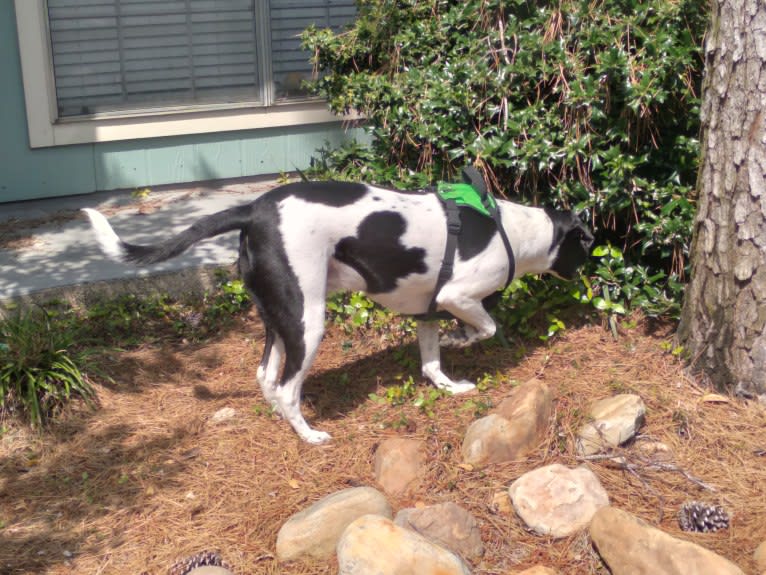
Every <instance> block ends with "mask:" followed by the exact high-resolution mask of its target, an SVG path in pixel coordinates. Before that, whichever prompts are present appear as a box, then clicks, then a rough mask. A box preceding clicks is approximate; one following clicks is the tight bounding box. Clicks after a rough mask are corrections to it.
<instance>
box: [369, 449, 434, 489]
mask: <svg viewBox="0 0 766 575" xmlns="http://www.w3.org/2000/svg"><path fill="white" fill-rule="evenodd" d="M425 465H426V446H425V443H424V442H422V441H419V440H417V439H403V438H392V439H387V440H386V441H384V442H383V443H381V444H380V447H378V450H377V452H376V453H375V463H374V467H375V480H376V481H377V482H378V483H379V484H380V486H381V487H382V488H383V491H385V492H386V493H389V494H391V495H404V494H405V493H407V492H409V491H410V490H412V489H415V488H416V487H417V485H418V482H419V481H420V478H421V477H422V476H423V473H424V469H425Z"/></svg>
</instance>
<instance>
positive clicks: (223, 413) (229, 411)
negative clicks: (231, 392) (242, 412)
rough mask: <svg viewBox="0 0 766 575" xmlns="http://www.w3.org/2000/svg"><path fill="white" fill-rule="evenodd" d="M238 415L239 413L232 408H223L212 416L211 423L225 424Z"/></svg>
mask: <svg viewBox="0 0 766 575" xmlns="http://www.w3.org/2000/svg"><path fill="white" fill-rule="evenodd" d="M235 415H237V411H236V410H235V409H234V408H231V407H223V408H221V409H219V410H218V411H216V412H215V413H214V414H213V415H211V416H210V423H214V424H217V423H224V422H226V421H229V420H230V419H234V416H235Z"/></svg>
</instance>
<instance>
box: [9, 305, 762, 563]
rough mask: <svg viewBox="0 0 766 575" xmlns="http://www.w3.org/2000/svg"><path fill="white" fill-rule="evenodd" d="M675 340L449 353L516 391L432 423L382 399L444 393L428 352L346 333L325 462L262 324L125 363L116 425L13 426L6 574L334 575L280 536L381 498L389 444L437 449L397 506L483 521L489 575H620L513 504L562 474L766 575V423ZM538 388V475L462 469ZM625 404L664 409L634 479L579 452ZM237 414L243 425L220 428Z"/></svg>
mask: <svg viewBox="0 0 766 575" xmlns="http://www.w3.org/2000/svg"><path fill="white" fill-rule="evenodd" d="M669 337H670V330H669V329H668V328H667V327H665V328H662V329H660V330H659V331H652V330H651V326H650V325H649V324H648V323H647V322H639V325H638V327H636V328H634V329H629V330H625V331H624V332H623V333H621V335H620V337H619V339H617V340H615V339H613V338H612V336H611V335H610V334H609V332H608V331H607V330H604V329H603V328H602V326H600V325H585V326H583V327H579V328H573V329H570V330H568V331H567V332H566V333H565V334H564V335H563V336H562V337H560V338H559V339H558V340H557V341H555V342H554V343H553V344H552V345H546V346H543V345H541V346H538V347H535V348H532V349H527V350H525V353H524V354H520V353H519V348H518V347H516V348H515V349H514V348H512V349H503V348H501V347H499V346H492V345H476V346H474V347H472V348H470V349H468V350H454V351H447V352H445V353H444V365H445V371H447V373H451V374H456V375H459V376H460V377H464V376H468V377H472V378H474V379H478V378H481V377H482V375H483V374H487V373H488V374H492V375H495V376H496V377H495V379H496V380H499V385H497V386H490V389H489V390H488V391H486V392H481V393H473V394H471V395H463V396H457V397H451V398H443V399H440V400H439V401H438V402H436V403H435V405H434V407H433V413H432V414H430V415H429V414H427V413H424V412H423V411H421V410H419V409H418V408H417V407H415V406H414V405H412V401H411V400H409V401H408V402H407V403H406V404H405V405H399V406H392V405H390V404H389V403H387V402H381V401H375V400H374V399H371V398H370V397H369V395H370V394H371V393H377V394H378V396H381V397H383V396H385V394H386V390H387V389H388V388H390V387H391V386H393V385H397V384H398V383H399V380H397V376H398V375H399V374H405V375H412V376H413V377H415V379H416V381H418V382H419V383H420V385H419V386H418V388H417V389H418V391H421V390H422V391H424V392H426V393H427V392H428V391H429V389H430V388H429V387H428V386H427V385H425V384H424V383H423V382H422V381H421V379H420V378H419V376H418V373H419V368H418V360H417V350H416V348H415V346H414V344H413V343H412V341H408V342H407V343H406V345H405V346H404V347H401V346H393V345H392V344H391V343H390V342H387V341H385V340H384V338H382V337H381V336H378V335H375V334H370V333H367V334H359V333H357V334H356V335H347V334H346V333H344V332H343V330H342V329H340V328H337V327H333V328H331V329H330V330H329V332H328V335H327V337H326V339H325V341H324V343H323V345H322V349H321V352H320V356H319V358H318V360H317V363H316V365H315V368H314V370H313V372H312V373H313V375H312V376H311V377H310V379H309V381H308V382H307V384H306V386H305V395H306V400H305V402H304V412H305V413H306V415H307V418H308V420H309V421H310V422H311V423H312V424H313V425H315V426H316V427H318V428H320V429H323V430H327V431H329V432H330V433H332V434H333V438H334V440H333V441H332V443H331V444H330V445H327V446H322V447H313V446H309V445H306V444H304V443H302V442H300V441H299V440H298V438H297V437H296V436H295V434H294V433H293V432H292V431H291V429H290V428H289V426H288V425H287V424H286V423H285V422H283V421H280V420H278V419H276V418H274V417H272V416H271V415H270V414H269V412H268V410H267V408H266V406H264V404H263V402H262V398H261V396H260V390H258V388H257V385H256V384H255V383H254V374H255V368H256V365H257V361H258V357H259V356H258V353H257V352H259V351H260V348H261V347H262V342H263V333H262V330H261V328H260V324H259V322H258V321H257V320H256V319H255V318H253V317H250V316H249V317H246V318H241V319H239V320H238V324H237V325H236V326H234V328H233V329H231V330H228V331H226V332H225V333H222V334H221V335H220V336H218V337H216V338H214V339H213V340H212V341H208V342H206V343H205V344H204V345H202V344H191V343H174V344H166V345H158V346H154V347H146V348H143V349H139V350H135V351H127V352H120V353H116V352H115V353H112V354H110V355H109V356H108V357H107V358H105V359H104V361H103V362H104V366H105V369H106V370H107V371H108V373H109V374H110V375H111V376H112V377H113V378H114V384H109V385H101V386H100V387H99V396H100V404H101V406H100V409H99V410H97V411H95V412H91V411H85V410H81V411H78V412H72V413H70V414H68V415H67V417H65V418H64V419H63V421H61V422H60V423H58V424H56V425H55V426H54V427H53V429H51V430H50V431H49V432H48V433H46V434H45V435H43V436H42V437H35V436H31V435H29V434H25V433H23V432H22V431H20V430H15V431H9V432H6V433H5V434H4V436H3V438H2V441H0V572H2V573H8V574H21V573H30V574H31V573H34V574H41V573H47V574H63V573H90V574H111V573H114V574H120V575H122V574H135V575H138V574H140V573H148V574H151V575H165V574H166V573H167V571H168V568H169V567H170V566H171V565H172V564H173V563H174V562H175V561H176V560H177V559H179V558H183V557H185V556H189V555H193V554H195V553H197V552H199V551H202V550H205V549H214V550H218V551H219V552H220V554H221V556H222V557H223V558H224V559H225V560H226V561H227V562H228V563H229V564H230V565H231V566H232V567H233V568H234V570H235V572H236V573H237V574H238V575H250V574H277V573H279V574H283V575H314V574H317V575H318V574H325V573H334V572H336V570H337V565H336V564H335V562H334V560H332V561H329V562H324V563H294V564H290V565H279V564H278V563H277V562H276V559H275V557H274V548H275V541H276V534H277V531H278V530H279V528H280V527H281V525H282V524H283V523H284V522H285V520H286V519H287V518H288V517H289V516H290V515H292V514H293V513H295V512H297V511H299V510H301V509H304V508H305V507H307V506H308V505H310V504H311V503H313V502H314V501H316V500H318V499H320V498H321V497H324V496H326V495H328V494H330V493H333V492H335V491H337V490H340V489H343V488H346V487H350V486H358V485H375V481H374V477H373V470H372V459H373V455H374V452H375V449H376V446H377V445H379V444H380V442H381V441H382V440H384V439H385V438H387V437H392V436H409V437H416V438H421V439H423V440H425V441H426V442H427V445H428V450H429V462H430V463H429V469H428V475H427V477H426V479H425V481H423V484H422V487H421V488H420V489H419V490H418V491H417V492H415V493H413V494H412V495H411V496H408V497H404V498H399V499H394V498H390V500H391V502H392V505H393V507H394V509H395V511H396V510H398V509H401V508H403V507H406V506H412V505H415V504H418V503H426V504H430V503H436V502H441V501H447V500H449V501H454V502H456V503H459V504H460V505H462V506H464V507H466V508H467V509H469V510H470V511H471V512H472V513H473V514H474V515H475V516H476V518H477V519H478V521H479V523H480V525H481V530H482V536H483V540H484V543H485V547H486V552H485V556H484V558H483V560H482V561H481V562H480V563H479V564H477V565H474V566H473V572H474V573H476V574H498V575H499V574H502V575H505V574H507V573H509V572H512V571H514V570H516V569H519V570H520V569H522V568H525V567H529V566H531V565H534V564H537V563H542V564H545V565H548V566H550V567H554V568H556V569H558V570H559V571H560V572H561V573H562V574H580V573H582V574H586V573H588V574H590V573H598V574H603V573H607V570H606V568H605V567H604V566H603V564H602V563H601V562H600V560H599V558H598V556H597V555H596V553H595V552H594V551H593V549H592V547H591V544H590V542H589V540H588V537H587V534H584V533H583V534H580V535H577V536H573V537H570V538H567V539H563V540H557V541H554V540H549V539H547V538H545V537H539V536H535V535H532V534H530V533H528V532H527V531H526V530H525V529H524V527H523V526H522V524H521V523H520V521H519V520H518V519H517V518H516V516H515V515H514V514H513V512H512V511H509V510H508V508H507V499H504V498H503V497H499V498H498V497H497V494H499V493H500V494H502V493H503V492H505V491H506V489H507V487H508V485H509V484H510V483H511V482H512V481H513V480H514V479H515V478H517V477H518V476H519V475H521V474H522V473H524V472H526V471H529V470H532V469H534V468H536V467H539V466H541V465H544V464H549V463H553V462H561V463H564V464H566V465H578V464H581V463H582V464H585V465H588V466H589V467H590V468H591V469H593V471H594V472H595V473H596V474H597V475H598V477H599V478H600V480H601V482H602V483H603V485H604V486H605V488H606V489H607V491H608V492H609V495H610V498H611V501H612V504H613V505H615V506H618V507H621V508H624V509H627V510H629V511H631V512H632V513H634V514H636V515H638V516H640V517H642V518H644V519H645V520H647V521H648V522H650V523H652V524H654V525H658V526H659V527H660V528H662V529H663V530H665V531H667V532H669V533H671V534H673V535H675V536H678V537H681V538H683V539H687V540H690V541H694V542H696V543H699V544H701V545H703V546H705V547H707V548H709V549H712V550H713V551H715V552H717V553H720V554H722V555H724V556H725V557H727V558H729V559H731V560H733V561H734V562H736V563H737V564H739V565H740V566H741V567H742V568H743V569H744V570H745V571H746V572H747V573H754V572H755V566H754V564H753V562H752V553H753V550H754V549H755V547H756V545H757V544H758V543H759V542H760V541H762V540H764V539H766V490H765V489H764V486H766V459H764V452H763V450H764V448H766V434H765V433H764V429H765V427H766V413H765V410H764V408H763V406H760V405H757V404H755V403H744V402H741V401H739V400H736V399H731V398H730V399H726V398H720V399H726V401H710V400H711V399H715V398H710V397H707V396H706V394H707V393H708V391H707V390H703V389H701V388H699V387H698V386H697V385H696V384H695V382H694V381H692V380H691V379H689V378H688V377H687V376H686V375H685V374H684V371H683V369H682V366H681V364H680V363H679V362H678V361H677V360H676V359H675V358H673V357H672V356H671V355H670V354H668V353H667V352H665V351H663V350H662V343H663V342H665V341H668V340H669ZM533 376H537V377H540V378H542V379H543V380H545V381H546V382H547V383H548V384H549V385H550V386H551V387H552V389H553V390H554V395H555V397H556V412H555V418H554V421H552V422H551V426H550V430H549V433H548V436H547V440H546V441H545V443H544V444H543V445H541V446H539V448H538V449H537V450H535V451H534V453H532V454H530V455H529V456H528V457H527V458H525V459H524V460H522V461H517V462H513V463H508V464H503V465H493V466H490V467H488V468H485V469H471V468H470V467H469V466H461V458H460V445H461V442H462V437H463V434H464V432H465V430H466V428H467V426H468V425H469V423H470V422H471V421H473V420H474V419H475V418H476V416H477V415H476V411H477V410H479V411H481V409H482V407H486V404H489V403H491V404H494V405H497V403H499V401H500V400H501V399H502V398H503V397H504V396H505V395H507V394H508V392H509V391H510V389H511V386H512V384H513V382H521V381H525V380H526V379H528V378H530V377H533ZM618 392H632V393H637V394H639V395H640V396H641V397H642V398H643V399H644V401H645V402H646V404H647V408H648V413H647V421H646V424H645V426H644V428H643V429H642V431H641V433H642V436H641V437H640V438H639V439H638V440H637V441H636V442H635V443H634V445H631V446H629V447H626V448H624V449H621V450H620V451H621V454H622V455H624V456H625V457H626V459H625V463H626V464H625V465H623V466H622V468H618V467H616V466H614V464H612V463H610V462H609V461H604V460H592V461H587V462H584V463H583V462H581V461H578V459H577V458H576V457H574V456H573V455H572V453H573V449H572V445H573V438H574V436H575V434H576V431H577V429H578V428H579V426H580V425H582V423H583V422H585V421H586V418H587V416H586V414H587V410H588V406H589V404H590V403H591V402H593V401H594V400H597V399H600V398H603V397H606V396H609V395H612V394H615V393H618ZM223 407H232V408H234V409H235V410H236V416H235V417H234V418H233V419H231V420H229V421H226V422H223V423H218V424H216V423H213V422H212V421H211V416H212V414H214V413H215V412H216V411H217V410H219V409H221V408H223ZM657 441H659V442H663V443H665V444H666V445H667V446H669V448H670V450H671V453H672V457H671V459H667V454H666V453H658V454H654V455H650V453H651V450H647V449H645V447H646V444H647V443H649V444H651V443H652V442H657ZM701 484H705V485H707V486H710V487H713V488H714V489H715V491H708V490H705V489H703V488H702V487H701V486H700V485H701ZM690 499H698V500H702V501H705V502H708V503H716V504H721V505H723V506H724V507H725V508H726V509H727V510H728V511H729V512H730V513H731V514H732V516H733V519H732V522H731V526H730V528H729V529H727V530H723V531H719V532H716V533H709V534H692V533H684V532H681V531H680V529H679V527H678V524H677V520H676V512H677V510H678V508H679V507H680V506H681V504H683V503H684V502H685V501H688V500H690Z"/></svg>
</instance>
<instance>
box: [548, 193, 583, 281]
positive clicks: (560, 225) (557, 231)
mask: <svg viewBox="0 0 766 575" xmlns="http://www.w3.org/2000/svg"><path fill="white" fill-rule="evenodd" d="M545 213H546V214H547V215H548V217H549V218H550V219H551V222H552V223H553V238H552V241H551V247H550V253H554V252H555V254H556V255H555V258H554V260H553V263H552V264H551V269H550V271H551V272H552V273H554V274H555V275H557V276H560V277H562V278H564V279H573V278H574V277H575V276H576V275H577V268H579V267H580V266H581V265H582V264H584V263H585V261H586V260H587V259H588V255H589V253H590V247H591V246H592V245H593V234H591V232H590V230H589V229H588V228H587V227H586V225H585V224H584V223H583V222H582V220H581V219H580V218H578V217H577V215H576V214H575V213H574V212H572V211H566V212H561V211H558V210H554V209H551V208H546V209H545Z"/></svg>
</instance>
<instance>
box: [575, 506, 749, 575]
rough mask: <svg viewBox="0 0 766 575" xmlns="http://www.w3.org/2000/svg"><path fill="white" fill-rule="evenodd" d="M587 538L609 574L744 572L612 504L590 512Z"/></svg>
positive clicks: (736, 574) (721, 574)
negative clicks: (591, 518)
mask: <svg viewBox="0 0 766 575" xmlns="http://www.w3.org/2000/svg"><path fill="white" fill-rule="evenodd" d="M590 537H591V539H592V540H593V543H594V545H595V546H596V549H597V550H598V552H599V554H600V555H601V558H602V559H603V560H604V562H605V563H606V564H607V566H608V567H609V569H610V570H611V572H612V574H613V575H628V574H629V575H744V572H743V571H742V570H741V569H740V568H739V567H737V566H736V565H735V564H734V563H732V562H731V561H729V560H728V559H724V558H723V557H721V556H720V555H717V554H715V553H713V552H712V551H709V550H708V549H705V548H704V547H701V546H699V545H696V544H694V543H690V542H688V541H683V540H681V539H677V538H675V537H673V536H671V535H668V534H667V533H665V532H663V531H661V530H659V529H656V528H655V527H652V526H651V525H649V524H648V523H646V522H645V521H642V520H641V519H639V518H638V517H635V516H634V515H631V514H630V513H628V512H626V511H622V510H621V509H616V508H614V507H604V508H603V509H600V510H599V511H598V512H597V513H596V514H595V515H594V517H593V521H592V522H591V524H590Z"/></svg>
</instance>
